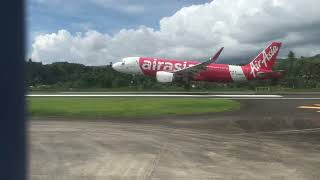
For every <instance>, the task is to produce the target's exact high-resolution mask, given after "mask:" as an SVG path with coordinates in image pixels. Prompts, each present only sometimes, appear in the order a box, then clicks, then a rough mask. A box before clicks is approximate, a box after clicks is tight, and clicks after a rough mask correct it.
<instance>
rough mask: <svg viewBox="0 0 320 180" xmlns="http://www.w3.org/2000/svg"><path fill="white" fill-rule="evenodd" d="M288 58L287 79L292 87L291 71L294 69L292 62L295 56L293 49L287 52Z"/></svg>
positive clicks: (293, 73) (292, 77)
mask: <svg viewBox="0 0 320 180" xmlns="http://www.w3.org/2000/svg"><path fill="white" fill-rule="evenodd" d="M288 60H289V72H288V79H289V83H290V84H291V87H292V88H294V87H295V84H294V82H295V79H296V78H295V72H293V69H294V67H293V66H294V62H295V60H296V56H295V54H294V52H293V51H290V52H289V54H288Z"/></svg>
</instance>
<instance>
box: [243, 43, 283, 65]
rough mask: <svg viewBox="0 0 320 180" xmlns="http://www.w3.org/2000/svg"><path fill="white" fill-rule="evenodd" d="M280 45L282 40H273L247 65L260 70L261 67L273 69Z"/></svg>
mask: <svg viewBox="0 0 320 180" xmlns="http://www.w3.org/2000/svg"><path fill="white" fill-rule="evenodd" d="M280 47H281V42H272V43H271V44H270V45H269V46H268V47H267V48H266V49H264V50H263V51H262V52H261V53H260V54H258V56H257V57H256V58H254V59H253V60H252V61H251V62H250V63H249V64H247V65H246V66H250V68H251V69H252V70H254V71H259V70H260V69H264V70H272V66H273V65H274V63H275V62H276V60H277V55H278V53H279V50H280Z"/></svg>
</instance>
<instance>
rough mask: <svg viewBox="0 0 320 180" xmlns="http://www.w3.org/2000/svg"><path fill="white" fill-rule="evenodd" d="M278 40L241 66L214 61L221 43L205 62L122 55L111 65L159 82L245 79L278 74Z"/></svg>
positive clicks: (119, 69)
mask: <svg viewBox="0 0 320 180" xmlns="http://www.w3.org/2000/svg"><path fill="white" fill-rule="evenodd" d="M280 47H281V42H272V43H271V44H270V45H269V46H268V47H267V48H266V49H264V50H263V51H262V52H261V53H260V54H258V55H257V56H256V57H255V58H254V59H253V60H252V61H251V62H250V63H249V64H246V65H243V66H236V65H229V64H216V61H217V59H218V58H219V56H220V54H221V52H222V51H223V47H222V48H221V49H220V50H219V51H218V52H217V53H216V54H215V55H214V56H213V57H212V58H210V60H208V61H206V62H198V61H178V60H171V59H163V58H149V57H126V58H123V59H122V61H120V62H116V63H114V64H113V65H112V68H113V69H114V70H116V71H118V72H121V73H126V74H132V75H135V74H140V75H145V76H152V77H156V79H157V81H158V82H160V83H171V82H178V83H179V82H180V83H188V82H190V81H207V82H246V81H250V80H266V79H279V78H281V77H282V76H283V75H282V71H273V70H272V66H273V65H274V64H275V61H276V58H277V55H278V53H279V50H280Z"/></svg>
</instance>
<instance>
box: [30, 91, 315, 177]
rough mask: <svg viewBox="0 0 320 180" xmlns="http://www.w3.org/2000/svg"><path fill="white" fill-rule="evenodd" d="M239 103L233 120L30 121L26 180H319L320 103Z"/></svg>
mask: <svg viewBox="0 0 320 180" xmlns="http://www.w3.org/2000/svg"><path fill="white" fill-rule="evenodd" d="M159 98H161V97H159ZM177 98H178V97H177ZM206 98H207V97H206ZM209 98H212V97H209ZM215 98H217V97H215ZM224 98H225V97H224ZM227 98H232V97H227ZM237 98H238V99H237V101H240V102H241V103H242V107H241V110H239V111H235V112H224V113H215V114H205V115H192V116H168V117H162V118H154V119H101V120H68V119H33V120H30V121H29V147H30V150H29V153H30V166H29V169H30V171H29V174H30V175H29V176H30V179H35V180H37V179H41V180H42V179H45V180H46V179H71V180H72V179H77V180H78V179H80V180H81V179H90V180H91V179H99V180H100V179H112V180H113V179H115V180H122V179H125V180H127V179H130V180H131V179H139V180H140V179H154V180H160V179H166V180H178V179H179V180H180V179H190V180H191V179H192V180H193V179H218V180H224V179H228V180H245V179H252V180H253V179H270V180H271V179H272V180H274V179H279V180H284V179H292V180H295V179H297V180H298V179H299V180H300V179H310V180H313V179H319V177H320V171H319V169H320V112H318V111H320V109H319V107H320V105H319V104H320V95H318V94H291V95H281V97H272V98H270V97H269V98H266V97H263V98H262V97H258V98H253V97H241V98H239V97H237Z"/></svg>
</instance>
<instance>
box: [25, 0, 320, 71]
mask: <svg viewBox="0 0 320 180" xmlns="http://www.w3.org/2000/svg"><path fill="white" fill-rule="evenodd" d="M317 7H320V2H319V1H317V0H305V1H301V0H214V1H211V0H67V1H64V0H28V1H27V17H26V21H27V31H28V40H27V47H28V58H32V60H33V61H41V62H43V63H45V64H47V63H52V62H57V61H68V62H74V63H81V64H86V65H105V64H109V63H110V62H116V61H119V60H121V58H124V57H127V56H148V57H163V58H172V59H183V60H197V59H203V58H208V57H210V56H211V55H212V54H214V53H215V52H216V51H217V50H218V49H219V48H220V47H225V50H224V52H223V53H222V55H221V60H219V62H221V63H222V62H223V63H233V64H238V63H245V62H249V61H250V59H252V58H253V57H254V56H255V55H256V54H258V53H259V52H260V51H261V50H263V49H264V47H266V46H267V45H268V44H269V43H271V42H272V41H280V42H282V43H283V47H282V48H281V51H280V52H281V53H280V56H282V57H284V56H286V54H288V52H289V51H290V50H292V51H294V52H295V53H296V55H297V56H298V57H299V56H313V55H316V54H320V31H319V29H320V11H319V10H318V8H317Z"/></svg>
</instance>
